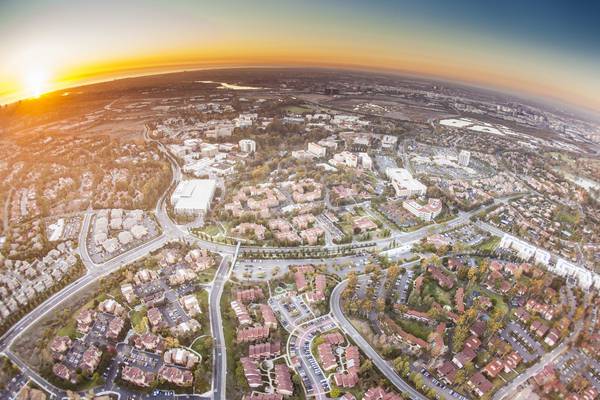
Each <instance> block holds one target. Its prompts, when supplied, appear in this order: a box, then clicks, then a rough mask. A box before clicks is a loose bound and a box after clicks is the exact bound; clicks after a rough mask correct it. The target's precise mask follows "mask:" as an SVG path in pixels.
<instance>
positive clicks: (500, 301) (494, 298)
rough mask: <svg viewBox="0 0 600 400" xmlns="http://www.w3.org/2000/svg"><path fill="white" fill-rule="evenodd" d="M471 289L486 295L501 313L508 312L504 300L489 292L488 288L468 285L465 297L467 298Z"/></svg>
mask: <svg viewBox="0 0 600 400" xmlns="http://www.w3.org/2000/svg"><path fill="white" fill-rule="evenodd" d="M473 290H476V291H478V292H479V293H481V294H482V295H484V296H487V297H489V298H490V300H492V303H493V304H494V307H495V308H499V309H500V310H502V314H506V313H508V304H506V302H505V301H504V298H503V297H502V296H501V295H499V294H497V293H494V292H490V291H489V290H487V289H486V288H484V287H481V286H474V287H470V288H469V289H468V290H467V293H466V294H465V298H467V297H468V296H470V295H471V292H472V291H473Z"/></svg>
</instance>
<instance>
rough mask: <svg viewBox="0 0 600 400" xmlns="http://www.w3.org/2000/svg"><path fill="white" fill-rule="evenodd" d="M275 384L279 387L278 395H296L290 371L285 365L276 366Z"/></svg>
mask: <svg viewBox="0 0 600 400" xmlns="http://www.w3.org/2000/svg"><path fill="white" fill-rule="evenodd" d="M275 384H276V385H277V393H279V394H282V395H284V396H291V395H292V394H294V384H293V383H292V378H291V376H290V370H289V368H288V366H287V365H285V364H276V365H275Z"/></svg>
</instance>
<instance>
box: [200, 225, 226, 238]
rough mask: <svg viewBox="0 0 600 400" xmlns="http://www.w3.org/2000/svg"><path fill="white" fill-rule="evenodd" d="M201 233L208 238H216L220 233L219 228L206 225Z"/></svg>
mask: <svg viewBox="0 0 600 400" xmlns="http://www.w3.org/2000/svg"><path fill="white" fill-rule="evenodd" d="M202 232H204V233H206V234H207V235H210V236H217V235H219V234H220V233H221V228H219V227H218V226H217V225H207V226H205V227H204V228H203V229H202Z"/></svg>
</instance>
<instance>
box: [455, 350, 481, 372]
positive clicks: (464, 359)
mask: <svg viewBox="0 0 600 400" xmlns="http://www.w3.org/2000/svg"><path fill="white" fill-rule="evenodd" d="M476 356H477V354H476V353H475V352H474V351H473V350H471V349H469V348H468V347H465V348H464V349H463V350H462V351H461V352H460V353H457V354H456V355H455V356H454V357H453V358H452V362H453V363H454V365H456V366H457V367H458V368H462V367H464V366H465V364H467V363H469V362H471V361H473V360H474V359H475V357H476Z"/></svg>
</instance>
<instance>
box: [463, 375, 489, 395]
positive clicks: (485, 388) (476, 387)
mask: <svg viewBox="0 0 600 400" xmlns="http://www.w3.org/2000/svg"><path fill="white" fill-rule="evenodd" d="M467 385H468V386H469V387H470V388H471V390H472V391H473V393H474V394H476V395H477V396H479V397H482V396H483V395H485V394H486V393H487V392H489V391H490V390H492V387H493V386H494V385H493V384H492V382H490V381H488V380H487V379H486V377H485V376H483V374H482V373H481V372H476V373H475V374H474V375H473V376H471V378H469V380H468V381H467Z"/></svg>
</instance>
